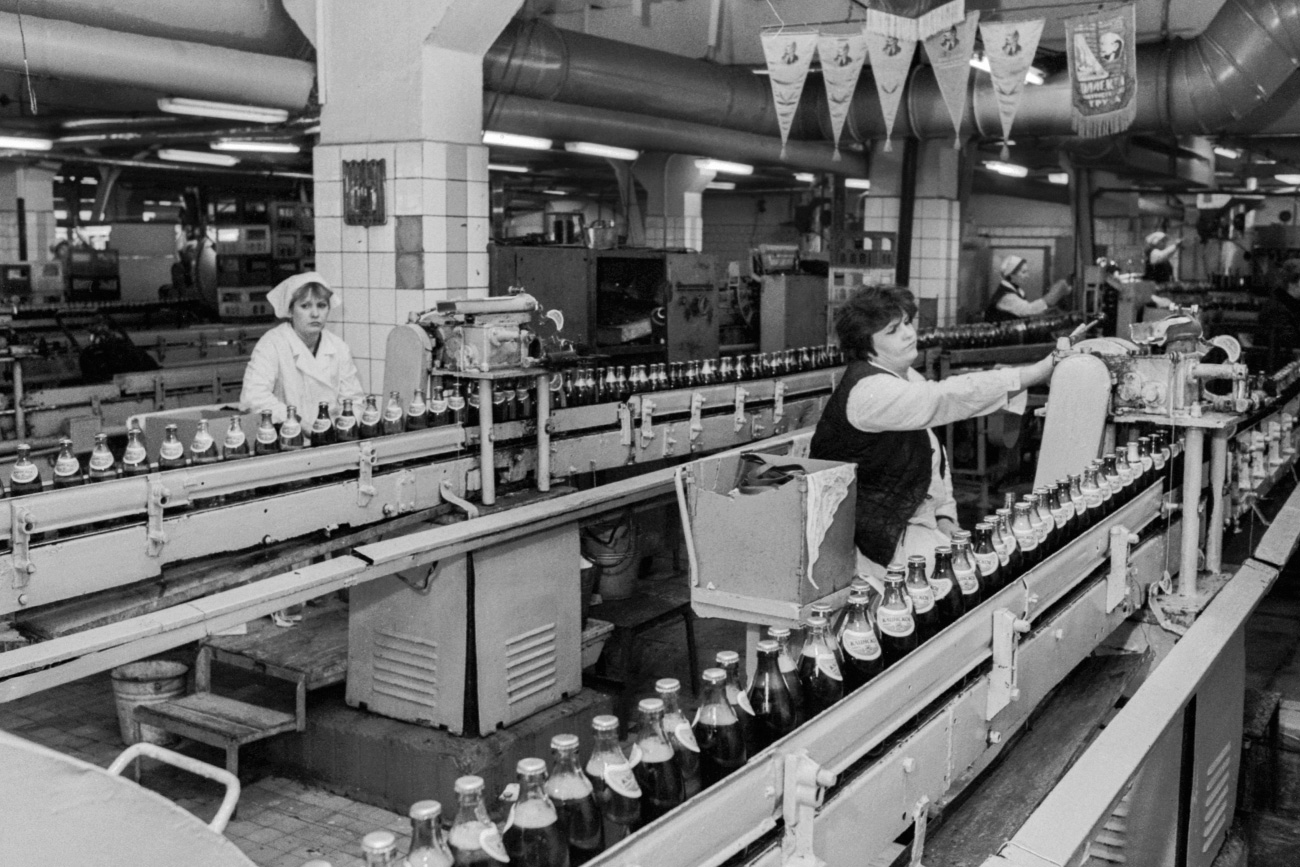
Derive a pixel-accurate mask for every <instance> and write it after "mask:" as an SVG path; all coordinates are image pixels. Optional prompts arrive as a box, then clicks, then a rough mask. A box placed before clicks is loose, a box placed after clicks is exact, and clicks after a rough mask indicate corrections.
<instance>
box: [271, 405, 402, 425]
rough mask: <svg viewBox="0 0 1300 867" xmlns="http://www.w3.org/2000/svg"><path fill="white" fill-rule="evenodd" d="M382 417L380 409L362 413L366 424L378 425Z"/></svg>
mask: <svg viewBox="0 0 1300 867" xmlns="http://www.w3.org/2000/svg"><path fill="white" fill-rule="evenodd" d="M381 418H383V416H382V415H380V414H379V410H378V409H366V410H365V411H364V412H362V413H361V423H362V424H364V425H377V424H379V420H380V419H381ZM283 429H284V428H283V427H281V430H283Z"/></svg>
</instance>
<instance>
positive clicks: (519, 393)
mask: <svg viewBox="0 0 1300 867" xmlns="http://www.w3.org/2000/svg"><path fill="white" fill-rule="evenodd" d="M515 402H516V403H518V404H519V417H520V418H521V419H530V418H532V417H533V416H534V415H535V414H536V413H537V410H536V407H537V380H536V379H534V378H533V377H531V376H522V377H520V378H519V379H518V380H517V381H516V384H515Z"/></svg>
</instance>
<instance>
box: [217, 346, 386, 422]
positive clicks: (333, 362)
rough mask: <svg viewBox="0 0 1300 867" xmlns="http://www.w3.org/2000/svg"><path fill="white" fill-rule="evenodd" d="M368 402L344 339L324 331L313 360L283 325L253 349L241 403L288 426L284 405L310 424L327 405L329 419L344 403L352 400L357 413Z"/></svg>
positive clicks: (245, 409)
mask: <svg viewBox="0 0 1300 867" xmlns="http://www.w3.org/2000/svg"><path fill="white" fill-rule="evenodd" d="M364 397H365V394H364V393H363V391H362V389H361V379H360V377H359V376H358V375H357V365H356V362H354V361H353V360H352V351H351V350H349V349H348V345H347V344H346V343H344V342H343V341H342V339H340V338H339V337H337V336H335V335H334V334H332V333H330V332H329V331H322V332H321V336H320V346H318V347H317V348H316V354H315V355H312V353H311V350H310V349H308V348H307V344H305V343H303V342H302V338H301V337H299V336H298V334H297V332H295V331H294V330H293V325H292V324H290V323H288V322H281V323H280V324H279V325H277V326H276V327H275V328H272V329H271V330H270V331H268V332H266V333H265V334H263V335H262V339H261V340H259V341H257V345H256V346H254V347H253V355H252V357H251V358H249V359H248V367H246V368H245V369H244V387H243V390H242V391H241V392H240V394H239V403H240V404H241V405H242V407H243V409H244V411H245V412H259V411H261V410H264V409H269V410H271V418H272V419H273V420H274V421H275V422H277V423H278V422H282V421H284V418H285V405H286V404H291V405H293V406H295V407H297V408H298V415H299V416H300V417H301V418H302V420H303V423H304V425H307V424H311V420H312V419H314V418H315V417H316V413H317V404H320V403H328V404H329V405H330V413H331V415H337V414H338V412H339V409H340V406H341V401H342V400H343V398H351V399H352V401H353V403H354V404H358V406H357V410H356V411H357V412H358V414H359V413H360V411H361V410H360V406H359V402H360V401H361V399H362V398H364Z"/></svg>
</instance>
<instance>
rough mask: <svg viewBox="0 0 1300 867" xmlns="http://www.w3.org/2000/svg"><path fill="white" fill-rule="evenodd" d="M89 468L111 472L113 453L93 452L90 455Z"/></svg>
mask: <svg viewBox="0 0 1300 867" xmlns="http://www.w3.org/2000/svg"><path fill="white" fill-rule="evenodd" d="M90 468H91V469H92V470H100V471H103V470H111V469H112V468H113V453H112V452H110V451H102V452H101V451H99V450H96V451H93V452H91V453H90Z"/></svg>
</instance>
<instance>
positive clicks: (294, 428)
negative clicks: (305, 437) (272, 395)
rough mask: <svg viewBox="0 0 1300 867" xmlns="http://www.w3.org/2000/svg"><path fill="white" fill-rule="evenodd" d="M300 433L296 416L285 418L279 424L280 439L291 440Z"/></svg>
mask: <svg viewBox="0 0 1300 867" xmlns="http://www.w3.org/2000/svg"><path fill="white" fill-rule="evenodd" d="M301 434H302V425H301V424H299V422H298V419H296V418H286V419H285V420H284V424H282V425H280V439H282V440H291V439H294V438H296V437H298V436H299V435H301Z"/></svg>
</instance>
